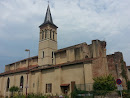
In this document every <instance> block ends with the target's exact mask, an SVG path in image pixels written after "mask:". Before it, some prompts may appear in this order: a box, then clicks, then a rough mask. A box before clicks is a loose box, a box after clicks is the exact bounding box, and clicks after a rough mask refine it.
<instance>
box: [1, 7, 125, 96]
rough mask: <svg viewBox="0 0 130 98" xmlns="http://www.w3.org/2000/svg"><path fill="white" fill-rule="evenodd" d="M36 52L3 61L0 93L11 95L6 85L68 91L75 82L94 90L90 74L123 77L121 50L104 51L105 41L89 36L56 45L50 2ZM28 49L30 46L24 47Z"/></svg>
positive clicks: (23, 89)
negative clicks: (79, 40)
mask: <svg viewBox="0 0 130 98" xmlns="http://www.w3.org/2000/svg"><path fill="white" fill-rule="evenodd" d="M39 28H40V30H39V50H38V56H34V57H29V58H26V59H23V60H20V61H17V62H13V63H11V64H8V65H5V72H3V73H0V95H1V96H4V97H6V96H10V92H9V88H10V87H12V86H17V87H19V88H20V92H21V93H22V94H27V93H35V94H39V93H42V94H46V95H47V94H53V95H56V94H57V95H63V94H70V93H71V92H72V91H73V90H74V86H75V85H76V87H77V88H79V89H81V90H86V91H91V90H93V82H94V81H93V78H95V77H100V76H105V75H109V74H112V76H113V77H114V78H115V80H116V79H117V78H120V79H122V85H123V87H124V88H126V81H125V78H124V77H123V76H122V74H121V73H122V65H124V66H123V68H124V69H125V70H126V64H125V62H124V60H123V54H122V53H121V52H115V53H114V54H110V55H106V45H107V44H106V42H105V41H100V40H92V42H91V44H87V43H80V44H76V45H73V46H69V47H65V48H62V49H57V34H58V32H57V29H58V27H57V26H56V25H55V24H54V22H53V18H52V15H51V11H50V8H49V5H48V7H47V11H46V15H45V19H44V22H43V23H42V24H41V25H40V26H39ZM26 51H28V52H30V50H28V49H27V50H26Z"/></svg>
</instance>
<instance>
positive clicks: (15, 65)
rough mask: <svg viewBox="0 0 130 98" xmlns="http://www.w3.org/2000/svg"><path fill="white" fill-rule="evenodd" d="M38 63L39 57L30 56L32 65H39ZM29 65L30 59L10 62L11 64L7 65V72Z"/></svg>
mask: <svg viewBox="0 0 130 98" xmlns="http://www.w3.org/2000/svg"><path fill="white" fill-rule="evenodd" d="M37 64H38V58H37V57H34V58H33V57H32V58H30V60H29V65H30V66H31V65H37ZM27 66H28V59H25V60H21V61H18V62H15V63H12V64H9V65H5V72H6V71H10V70H16V69H19V68H25V67H27Z"/></svg>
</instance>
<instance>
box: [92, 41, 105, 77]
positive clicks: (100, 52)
mask: <svg viewBox="0 0 130 98" xmlns="http://www.w3.org/2000/svg"><path fill="white" fill-rule="evenodd" d="M92 43H93V44H92V46H91V49H92V52H93V53H92V54H93V57H95V60H93V61H92V72H93V77H99V76H104V75H108V64H107V58H106V42H105V41H99V40H93V42H92Z"/></svg>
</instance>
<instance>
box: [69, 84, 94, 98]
mask: <svg viewBox="0 0 130 98" xmlns="http://www.w3.org/2000/svg"><path fill="white" fill-rule="evenodd" d="M88 93H89V94H92V93H93V91H89V92H88V91H84V90H79V89H77V88H76V86H75V88H74V90H73V92H72V93H71V98H84V96H78V94H88ZM85 98H93V96H91V97H89V96H88V97H85Z"/></svg>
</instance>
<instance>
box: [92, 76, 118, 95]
mask: <svg viewBox="0 0 130 98" xmlns="http://www.w3.org/2000/svg"><path fill="white" fill-rule="evenodd" d="M93 80H94V84H93V89H94V93H95V94H97V95H106V94H107V93H108V92H110V91H113V90H115V89H116V81H115V79H114V77H112V75H108V76H101V77H97V78H94V79H93Z"/></svg>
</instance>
